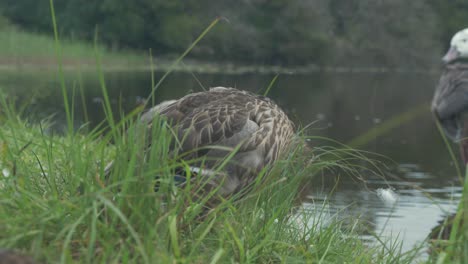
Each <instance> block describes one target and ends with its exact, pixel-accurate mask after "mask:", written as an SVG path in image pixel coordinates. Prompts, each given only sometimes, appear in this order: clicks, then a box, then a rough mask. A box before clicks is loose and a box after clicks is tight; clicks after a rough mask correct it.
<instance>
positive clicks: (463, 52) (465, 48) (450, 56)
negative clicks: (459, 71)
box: [442, 28, 468, 64]
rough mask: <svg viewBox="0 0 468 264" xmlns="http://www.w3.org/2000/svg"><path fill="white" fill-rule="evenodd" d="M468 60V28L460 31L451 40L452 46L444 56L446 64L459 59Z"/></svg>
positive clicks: (443, 59)
mask: <svg viewBox="0 0 468 264" xmlns="http://www.w3.org/2000/svg"><path fill="white" fill-rule="evenodd" d="M461 59H465V60H468V28H465V29H463V30H460V31H458V32H457V33H456V34H455V35H454V36H453V37H452V40H451V41H450V48H449V50H448V51H447V53H446V54H445V56H444V57H443V58H442V61H443V62H444V63H445V64H449V63H452V62H455V61H457V60H461Z"/></svg>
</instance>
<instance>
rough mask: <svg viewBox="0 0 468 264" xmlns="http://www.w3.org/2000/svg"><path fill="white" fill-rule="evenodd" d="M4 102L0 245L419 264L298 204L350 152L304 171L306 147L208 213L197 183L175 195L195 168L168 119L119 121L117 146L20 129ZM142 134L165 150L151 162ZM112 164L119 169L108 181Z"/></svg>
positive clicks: (199, 257)
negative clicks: (172, 151)
mask: <svg viewBox="0 0 468 264" xmlns="http://www.w3.org/2000/svg"><path fill="white" fill-rule="evenodd" d="M1 101H2V109H6V119H5V120H4V122H3V123H2V124H3V125H2V126H1V127H0V143H1V144H0V146H2V151H1V152H0V153H1V154H2V156H3V157H4V158H3V160H2V163H1V164H0V167H1V169H2V170H1V171H2V173H4V172H3V171H4V170H7V171H8V172H9V174H8V177H5V176H3V175H0V184H1V185H0V186H1V187H0V188H1V192H0V230H1V232H0V247H7V248H13V249H16V250H20V251H24V252H27V253H28V254H31V255H32V256H34V258H35V259H37V260H38V261H41V262H44V263H55V262H61V263H115V262H119V263H156V262H157V263H173V262H185V263H208V262H212V263H231V262H236V263H252V262H255V263H272V262H283V263H318V262H323V263H344V262H348V263H349V262H354V263H375V262H378V263H411V261H412V260H413V258H414V254H413V253H412V254H405V255H400V252H399V249H398V247H397V246H392V245H386V246H385V247H384V246H383V245H382V246H379V245H374V246H370V245H365V244H364V242H363V241H362V240H361V239H360V238H359V237H358V236H357V234H356V233H354V231H353V230H346V229H345V228H342V225H341V223H340V222H333V221H329V222H322V221H327V220H325V219H320V218H318V217H317V218H314V216H311V215H310V214H308V213H306V212H303V213H300V212H301V211H300V210H299V208H297V207H296V206H295V201H296V198H297V194H298V190H300V187H301V186H302V182H303V180H305V179H309V177H310V176H311V175H314V174H317V173H321V172H322V171H323V170H326V169H330V168H333V167H334V166H337V165H338V166H344V163H343V164H341V165H339V164H340V163H341V161H340V160H336V159H335V160H332V159H330V158H331V157H344V156H346V153H345V152H344V151H343V150H336V152H335V150H333V149H332V148H328V149H327V151H325V152H323V156H322V155H321V154H320V152H317V153H316V154H318V156H317V157H316V158H317V160H316V161H317V162H316V163H315V165H312V166H311V167H308V166H303V165H302V164H303V163H302V162H304V161H305V160H307V157H304V156H303V155H300V153H302V152H301V150H300V149H299V150H298V152H296V153H292V154H291V156H289V157H287V158H286V159H285V160H283V161H282V162H280V163H279V164H278V165H277V166H276V167H275V168H274V169H273V172H272V173H271V174H269V175H268V177H267V178H264V179H263V180H262V181H260V180H259V181H257V182H256V185H255V186H254V187H253V188H254V189H253V190H252V192H251V193H249V195H247V196H246V197H244V198H243V199H241V200H239V199H228V200H225V201H222V202H220V203H219V204H218V205H217V206H215V207H212V208H211V210H210V211H209V212H208V211H206V210H202V208H203V205H204V204H205V203H206V200H205V199H201V200H194V199H193V193H194V192H196V188H197V186H196V185H195V184H193V185H186V186H185V187H183V188H175V186H174V181H173V176H172V175H174V168H176V167H184V166H187V165H188V164H190V162H191V161H185V162H181V161H177V160H175V159H174V157H171V156H169V154H168V153H169V151H168V148H169V146H170V144H171V141H170V135H171V131H169V130H168V129H166V126H164V125H162V124H163V123H162V122H163V121H162V120H155V125H153V127H152V129H151V130H150V131H148V130H147V129H146V127H141V126H139V125H138V124H135V123H132V122H131V121H128V119H127V121H126V122H125V123H122V124H121V125H122V127H125V128H126V131H127V133H125V134H118V135H117V136H116V137H114V139H113V140H114V147H109V146H108V145H107V144H106V143H107V140H108V139H109V137H102V136H101V133H100V132H96V131H95V132H91V133H89V134H86V135H82V134H81V133H79V131H78V132H77V133H76V132H75V133H73V134H67V135H66V136H65V137H57V136H53V135H47V134H46V133H44V128H45V126H46V125H45V124H43V125H42V127H40V126H31V125H28V124H27V123H24V122H22V121H21V120H20V119H18V118H17V117H16V114H15V110H14V109H13V108H12V107H11V106H8V105H7V104H6V101H5V100H4V99H2V100H1ZM119 129H120V128H119ZM146 133H151V136H152V140H153V142H158V144H153V146H152V147H151V149H150V151H148V152H147V154H146V155H147V156H146V157H144V156H143V155H142V150H143V149H145V148H146V142H145V141H144V140H142V139H144V138H146V137H147V136H148V134H146ZM111 134H112V133H111ZM129 142H132V143H131V144H129ZM346 151H348V150H346ZM334 152H335V153H334ZM350 154H351V153H350ZM325 156H327V157H328V158H327V159H326V160H325ZM111 157H112V158H115V159H116V160H117V163H116V167H115V169H114V170H113V171H112V173H111V175H110V176H109V178H107V179H105V178H104V177H103V175H104V171H103V170H104V166H105V164H106V163H107V162H108V160H109V159H110V158H111ZM322 158H324V160H323V161H320V160H321V159H322ZM146 159H148V160H151V161H153V162H146V161H145V160H146ZM344 159H345V160H348V161H347V162H349V158H344ZM155 161H157V162H155ZM13 168H14V169H13ZM155 175H157V176H158V177H159V190H158V191H157V192H155V191H154V186H155V182H156V178H155ZM260 177H261V175H260ZM195 182H196V181H195ZM210 195H212V194H209V195H208V196H207V197H203V198H209V197H210ZM203 215H204V216H203ZM315 215H320V212H316V214H315ZM311 223H313V224H311Z"/></svg>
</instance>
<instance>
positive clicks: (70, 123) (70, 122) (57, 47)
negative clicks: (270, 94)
mask: <svg viewBox="0 0 468 264" xmlns="http://www.w3.org/2000/svg"><path fill="white" fill-rule="evenodd" d="M49 5H50V15H51V17H52V26H53V29H54V39H55V52H56V56H57V62H58V71H59V78H60V87H61V88H62V95H63V103H64V106H65V114H66V118H67V125H68V134H69V135H71V134H72V133H73V119H72V116H71V113H70V110H71V109H70V105H69V98H68V94H67V87H66V85H65V77H64V74H63V61H62V47H61V45H60V40H59V35H58V27H57V21H56V18H55V9H54V0H49Z"/></svg>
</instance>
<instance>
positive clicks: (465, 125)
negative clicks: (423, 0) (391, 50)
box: [429, 28, 468, 240]
mask: <svg viewBox="0 0 468 264" xmlns="http://www.w3.org/2000/svg"><path fill="white" fill-rule="evenodd" d="M442 64H443V70H442V74H441V76H440V79H439V82H438V84H437V86H436V89H435V93H434V96H433V99H432V104H431V109H432V112H433V113H434V116H435V118H436V120H437V121H438V122H439V123H440V124H441V126H442V128H443V131H444V132H445V135H446V136H447V137H448V138H450V139H451V140H452V141H454V142H456V143H458V144H459V145H460V154H461V159H462V162H463V164H464V165H465V166H466V165H467V164H468V116H467V115H466V114H467V113H468V28H465V29H462V30H460V31H458V32H457V33H456V34H455V35H454V36H453V37H452V39H451V40H450V47H449V49H448V51H447V52H446V54H445V55H444V56H443V57H442ZM455 216H456V214H450V215H448V216H446V217H445V219H443V220H441V221H439V224H438V225H437V226H436V227H434V228H433V229H432V231H431V232H430V235H429V239H430V240H448V239H449V236H450V231H451V229H452V225H453V223H454V219H455ZM461 222H462V223H461V224H463V220H462V221H461Z"/></svg>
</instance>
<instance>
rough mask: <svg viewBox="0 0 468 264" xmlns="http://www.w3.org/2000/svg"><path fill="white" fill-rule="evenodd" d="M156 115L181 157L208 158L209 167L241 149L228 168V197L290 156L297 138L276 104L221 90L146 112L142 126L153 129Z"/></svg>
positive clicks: (285, 116) (217, 88) (171, 102)
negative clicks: (177, 145)
mask: <svg viewBox="0 0 468 264" xmlns="http://www.w3.org/2000/svg"><path fill="white" fill-rule="evenodd" d="M156 114H159V115H161V116H163V117H165V118H166V119H167V123H168V124H170V126H171V129H173V130H174V131H175V132H176V134H177V139H178V141H179V142H181V145H180V146H181V147H180V149H179V152H191V153H192V156H191V157H194V158H198V157H202V156H203V157H207V158H208V159H207V161H206V163H205V164H207V166H214V165H216V160H220V159H222V158H224V157H225V156H227V155H229V154H230V151H229V150H228V149H229V148H230V149H231V150H233V149H236V150H237V152H236V154H235V155H234V156H233V157H232V162H230V164H229V165H228V166H226V169H225V172H226V173H227V175H229V176H228V177H229V178H230V179H229V180H230V181H231V184H228V185H229V186H224V187H225V188H224V189H225V191H224V192H225V193H230V192H234V191H235V190H238V189H239V188H242V187H244V186H245V185H246V184H248V183H249V182H250V181H251V180H252V179H253V178H255V176H256V174H258V172H259V171H260V170H261V169H263V168H264V167H265V166H268V165H270V164H271V163H273V162H274V161H276V160H277V159H278V158H279V157H280V156H281V155H283V153H285V152H287V150H288V149H289V146H290V145H291V143H292V142H293V138H294V126H293V123H292V122H291V121H290V120H289V118H288V117H287V115H286V114H285V113H284V112H283V111H282V110H281V109H280V108H279V107H278V106H277V105H276V104H275V103H274V102H273V101H272V100H270V99H269V98H267V97H264V96H259V95H255V94H253V93H249V92H246V91H240V90H237V89H234V88H224V87H216V88H212V89H210V90H209V91H205V92H199V93H193V94H189V95H187V96H185V97H183V98H181V99H179V100H173V101H167V102H163V103H162V104H160V105H158V106H155V107H153V108H152V109H150V110H149V111H148V112H147V113H145V114H144V115H143V116H142V121H143V122H146V123H148V124H151V120H153V118H154V115H156ZM219 146H220V147H224V148H219ZM210 147H212V148H210ZM226 148H228V149H226ZM210 160H212V161H210ZM224 180H226V179H224ZM222 189H223V188H222Z"/></svg>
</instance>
